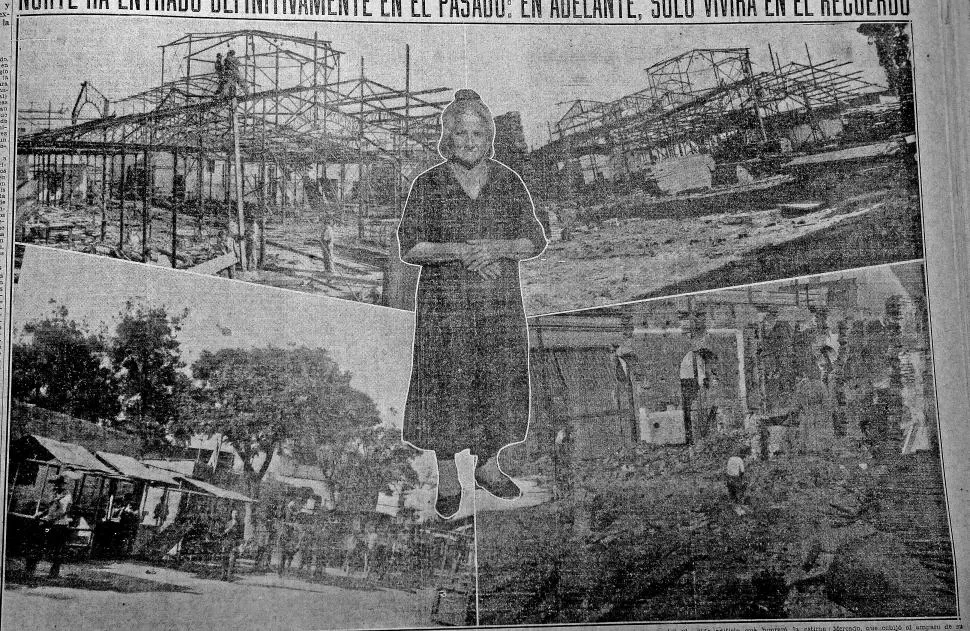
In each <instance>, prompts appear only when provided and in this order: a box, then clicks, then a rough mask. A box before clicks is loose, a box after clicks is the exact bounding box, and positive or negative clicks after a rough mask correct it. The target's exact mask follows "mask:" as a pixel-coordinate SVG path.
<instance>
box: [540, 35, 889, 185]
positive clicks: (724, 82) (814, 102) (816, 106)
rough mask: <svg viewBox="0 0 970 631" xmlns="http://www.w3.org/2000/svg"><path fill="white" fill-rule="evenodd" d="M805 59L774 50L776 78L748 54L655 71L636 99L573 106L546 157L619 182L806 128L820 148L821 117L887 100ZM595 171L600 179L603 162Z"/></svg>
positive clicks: (664, 65) (722, 53) (698, 55)
mask: <svg viewBox="0 0 970 631" xmlns="http://www.w3.org/2000/svg"><path fill="white" fill-rule="evenodd" d="M806 54H807V56H808V63H807V64H803V63H799V62H789V63H787V64H784V65H783V64H781V62H780V60H779V59H778V58H777V56H776V55H775V54H774V52H773V51H771V50H770V48H769V55H770V57H771V62H772V67H771V69H770V70H767V71H763V72H756V71H755V70H754V68H753V66H752V63H751V55H750V50H749V49H747V48H719V49H695V50H690V51H687V52H685V53H682V54H680V55H677V56H675V57H671V58H670V59H666V60H664V61H661V62H659V63H656V64H654V65H652V66H650V67H648V68H646V70H645V72H646V87H644V88H643V89H641V90H639V91H637V92H634V93H632V94H628V95H626V96H622V97H620V98H618V99H615V100H612V101H590V100H576V101H573V102H572V103H571V104H570V106H569V108H568V110H567V111H566V113H565V115H564V116H563V117H562V118H561V119H560V120H559V121H557V122H556V123H555V124H554V125H553V126H552V127H551V129H550V136H551V138H550V142H549V144H548V145H547V146H546V147H545V148H544V151H546V152H549V153H552V154H559V155H564V156H566V157H567V159H569V160H574V161H580V162H582V160H583V159H584V158H585V157H587V156H591V157H592V156H604V157H608V158H613V160H614V168H615V169H617V171H618V172H619V174H620V175H629V173H630V172H632V171H635V170H639V168H642V166H643V164H645V163H649V162H652V161H655V160H660V159H664V158H668V157H674V156H684V155H690V154H694V153H698V152H702V151H703V152H711V153H713V152H715V151H717V150H718V149H719V148H720V147H722V146H725V145H728V144H734V145H746V146H757V145H765V144H769V143H771V142H773V141H777V140H778V139H779V138H781V137H782V136H783V133H784V131H785V130H787V129H789V128H790V127H791V126H792V125H794V124H799V123H801V122H805V123H807V124H808V125H809V127H810V130H811V131H810V134H811V137H812V138H813V139H816V140H821V139H822V137H823V135H824V134H823V131H822V130H821V129H820V127H819V122H818V121H819V120H820V118H821V117H822V115H824V114H828V113H831V112H832V111H838V110H839V109H840V108H844V107H846V106H848V105H850V104H853V103H857V102H859V101H860V99H865V98H866V96H867V95H869V94H878V93H880V92H885V90H886V88H885V86H880V85H877V84H875V83H871V82H869V81H866V80H865V79H863V78H862V74H863V73H862V72H861V71H859V70H853V69H851V68H850V67H848V66H849V65H850V62H840V61H837V60H826V61H823V62H821V63H815V62H813V61H812V59H811V55H810V53H809V52H808V48H807V47H806ZM631 159H634V160H638V161H639V162H640V164H639V165H637V164H634V163H631ZM587 161H588V162H590V163H591V164H592V167H591V168H592V169H593V171H594V173H593V175H594V178H595V177H596V166H595V164H596V161H595V159H592V160H589V159H588V160H587Z"/></svg>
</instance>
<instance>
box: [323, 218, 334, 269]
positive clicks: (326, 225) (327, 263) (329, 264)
mask: <svg viewBox="0 0 970 631" xmlns="http://www.w3.org/2000/svg"><path fill="white" fill-rule="evenodd" d="M333 244H334V231H333V225H332V222H331V221H330V219H329V218H324V220H323V229H322V230H321V231H320V252H321V253H322V254H323V268H324V269H325V270H326V271H327V273H328V274H333Z"/></svg>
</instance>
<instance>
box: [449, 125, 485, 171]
mask: <svg viewBox="0 0 970 631" xmlns="http://www.w3.org/2000/svg"><path fill="white" fill-rule="evenodd" d="M489 141H490V138H488V128H486V127H485V124H484V123H483V122H482V120H481V119H480V118H479V117H478V116H476V115H474V114H462V115H461V116H460V117H459V118H458V122H457V123H456V125H455V131H454V133H453V135H452V143H453V146H454V149H455V158H457V159H458V161H459V162H462V163H464V164H467V165H472V164H477V163H478V162H479V161H480V160H481V159H482V158H484V157H485V153H486V151H488V144H489Z"/></svg>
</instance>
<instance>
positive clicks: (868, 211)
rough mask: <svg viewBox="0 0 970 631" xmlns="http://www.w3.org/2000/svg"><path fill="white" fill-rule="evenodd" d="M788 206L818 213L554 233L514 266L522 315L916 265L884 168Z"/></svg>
mask: <svg viewBox="0 0 970 631" xmlns="http://www.w3.org/2000/svg"><path fill="white" fill-rule="evenodd" d="M792 201H794V202H815V203H821V206H820V207H819V208H818V209H817V210H813V211H811V212H807V213H804V214H794V213H786V212H785V211H784V210H783V209H782V208H780V207H779V206H778V205H775V204H769V205H768V206H767V207H766V208H764V209H763V210H755V211H747V212H742V213H735V212H731V210H730V209H725V212H724V213H720V214H716V215H708V216H704V217H681V218H675V219H672V218H665V219H646V218H633V219H607V220H602V221H598V222H595V223H590V224H586V225H582V224H580V225H578V226H577V227H576V228H575V229H574V235H573V238H572V240H570V241H562V240H561V239H559V238H558V236H559V235H558V234H554V235H553V237H554V241H553V243H551V244H550V246H549V247H548V248H547V249H546V251H545V252H544V253H543V254H542V256H541V257H539V258H537V259H534V260H532V261H527V262H525V263H523V265H522V282H523V290H524V291H523V293H524V296H525V304H526V311H527V313H529V314H531V315H538V314H544V313H554V312H558V311H565V310H570V309H576V308H586V307H592V306H598V305H605V304H613V303H618V302H625V301H630V300H637V299H642V298H646V297H654V296H662V295H672V294H677V293H683V292H689V291H700V290H704V289H712V288H715V287H727V286H733V285H740V284H747V283H753V282H761V281H767V280H774V279H778V278H786V277H791V276H798V275H806V274H817V273H821V272H827V271H835V270H840V269H849V268H853V267H861V266H866V265H875V264H880V263H888V262H893V261H904V260H911V259H914V258H919V257H921V256H922V238H921V229H920V215H919V198H918V194H917V192H916V190H915V189H914V188H913V184H912V179H911V177H910V175H909V174H908V173H906V172H903V171H900V170H899V169H898V168H897V166H895V165H894V163H890V164H888V165H882V166H877V167H871V168H869V169H868V170H861V171H859V172H855V173H852V174H848V175H841V176H839V177H835V176H830V177H828V178H819V179H817V180H814V181H813V183H812V185H811V186H805V187H804V188H802V189H800V190H799V194H798V195H797V196H796V197H794V198H793V199H792ZM551 212H552V214H553V215H554V214H555V207H554V206H553V207H552V208H551ZM788 214H793V215H794V216H787V215H788ZM553 219H554V220H555V217H554V216H553ZM553 231H554V233H555V232H556V229H555V226H554V230H553Z"/></svg>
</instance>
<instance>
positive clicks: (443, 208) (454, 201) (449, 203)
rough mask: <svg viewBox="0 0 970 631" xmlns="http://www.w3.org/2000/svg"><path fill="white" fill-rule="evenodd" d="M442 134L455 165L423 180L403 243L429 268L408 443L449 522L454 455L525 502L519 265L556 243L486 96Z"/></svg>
mask: <svg viewBox="0 0 970 631" xmlns="http://www.w3.org/2000/svg"><path fill="white" fill-rule="evenodd" d="M441 126H442V131H441V140H440V142H439V145H438V151H439V153H440V154H441V156H442V157H443V158H444V159H445V162H443V163H441V164H438V165H437V166H434V167H432V168H431V169H429V170H427V171H425V172H424V173H422V174H421V175H419V176H418V177H417V178H416V179H415V180H414V183H413V184H412V186H411V192H410V195H409V196H408V201H407V205H406V207H405V209H404V216H403V218H402V220H401V225H400V228H399V229H398V239H399V241H400V245H401V258H402V260H403V261H404V262H405V263H411V264H414V265H420V266H422V270H421V276H420V280H419V282H418V289H417V308H416V310H417V315H416V327H415V336H414V338H415V339H414V359H413V365H412V371H411V386H410V390H409V392H408V401H407V407H406V408H405V415H404V440H406V441H407V442H409V443H411V444H412V445H413V446H415V447H417V448H419V449H425V450H432V451H434V452H435V454H436V457H437V459H438V499H437V501H436V504H435V507H436V510H437V511H438V513H439V514H440V515H441V516H442V517H445V518H447V517H450V516H452V515H454V514H455V513H456V512H457V511H458V508H459V506H460V504H461V492H462V488H461V484H460V483H459V481H458V469H457V465H456V463H455V455H456V454H457V453H459V452H461V451H464V450H466V449H468V450H469V451H470V452H471V454H473V455H475V456H477V457H478V461H477V466H476V469H475V480H476V482H477V484H478V486H480V487H481V488H483V489H485V490H486V491H488V492H490V493H492V494H493V495H495V496H497V497H500V498H503V499H515V498H517V497H518V496H519V495H520V490H519V488H518V487H517V486H516V485H515V483H514V482H512V480H511V479H510V478H508V476H506V475H505V474H504V473H503V472H502V471H501V469H500V468H499V466H498V452H499V450H501V449H502V448H503V447H505V446H506V445H509V444H511V443H515V442H520V441H522V440H525V434H526V431H527V429H528V419H529V347H528V331H527V329H526V321H525V311H524V309H523V307H522V293H521V288H520V285H519V261H521V260H524V259H528V258H531V257H534V256H536V255H538V254H539V253H540V252H542V250H543V249H545V247H546V238H545V234H544V232H543V229H542V224H540V223H539V220H538V219H537V218H536V215H535V211H534V209H533V207H532V200H531V199H530V197H529V193H528V191H526V188H525V186H524V184H523V183H522V180H521V179H520V178H519V176H518V175H516V173H515V172H514V171H512V170H511V169H509V168H508V167H506V166H505V165H504V164H502V163H500V162H496V161H495V160H492V159H491V155H492V141H493V138H494V136H495V123H494V121H493V120H492V115H491V112H489V110H488V108H487V107H486V106H485V104H484V103H483V102H482V101H481V99H480V98H479V96H478V94H476V93H475V92H473V91H472V90H458V92H457V93H456V94H455V100H454V101H453V102H452V103H451V104H449V105H448V107H447V108H445V111H444V112H443V113H442V115H441Z"/></svg>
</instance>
